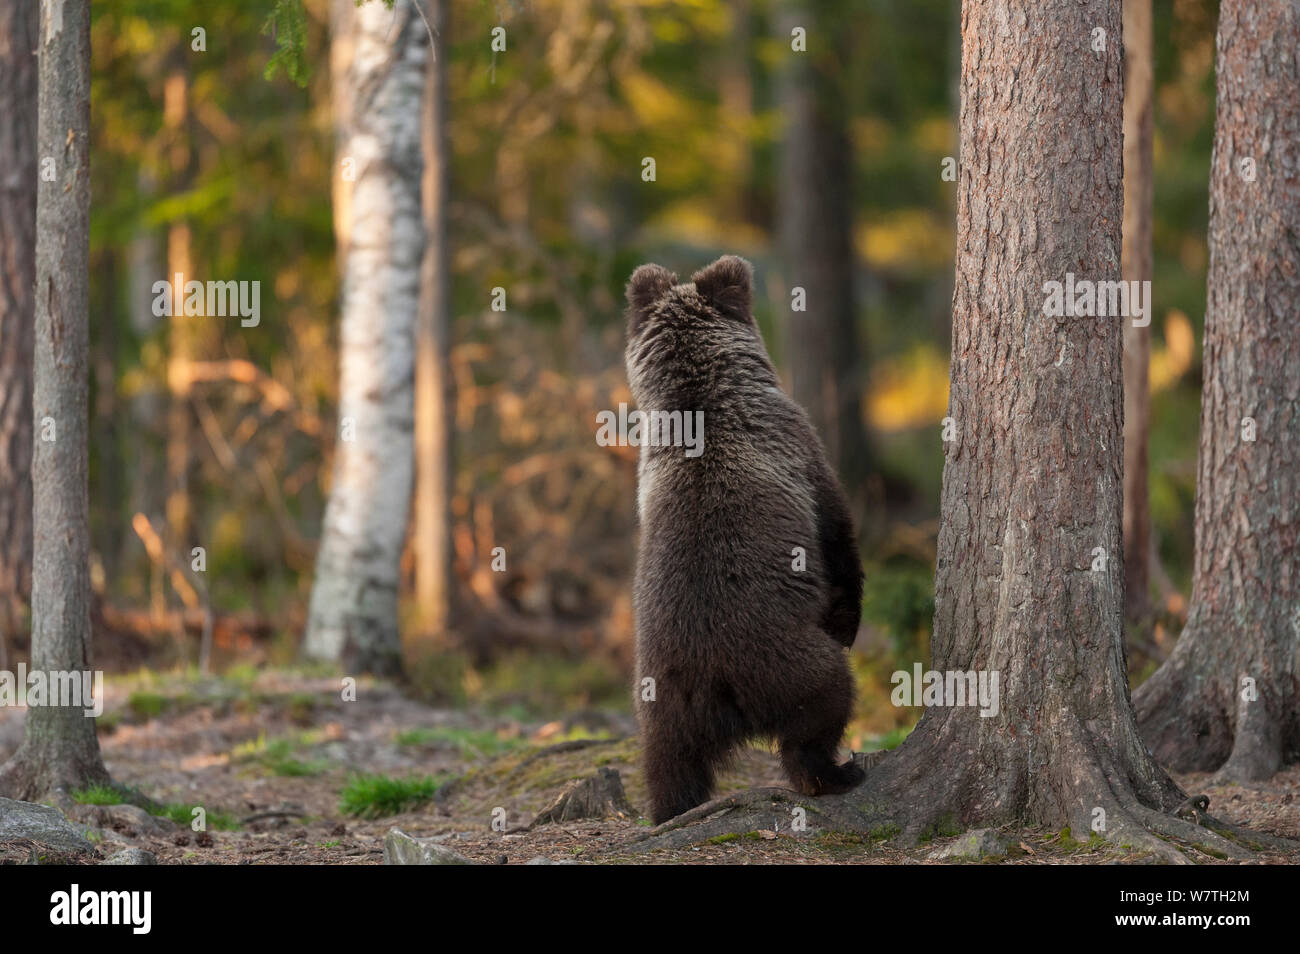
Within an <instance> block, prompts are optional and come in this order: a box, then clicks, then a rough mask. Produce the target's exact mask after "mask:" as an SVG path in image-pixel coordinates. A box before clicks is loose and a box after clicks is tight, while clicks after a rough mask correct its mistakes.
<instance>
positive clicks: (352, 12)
mask: <svg viewBox="0 0 1300 954" xmlns="http://www.w3.org/2000/svg"><path fill="white" fill-rule="evenodd" d="M331 22H332V29H333V32H334V41H335V42H339V43H345V44H347V45H348V46H349V48H350V56H347V57H339V58H338V60H336V61H335V62H336V65H338V66H339V67H340V69H339V70H338V71H337V72H336V73H335V77H334V83H335V88H336V90H338V95H337V96H336V98H335V103H336V105H341V106H342V108H341V109H340V110H339V112H338V117H337V122H338V125H339V141H340V147H339V156H338V158H339V160H340V169H341V171H342V172H343V173H344V174H346V173H347V172H348V171H349V170H354V171H355V176H356V178H355V181H353V182H350V183H349V184H350V185H351V186H352V189H351V198H350V207H351V216H350V218H351V224H350V230H349V236H348V241H347V244H346V251H341V256H342V262H343V302H342V322H341V334H340V338H341V340H340V342H339V361H340V365H341V374H340V385H339V419H340V428H339V438H340V439H339V442H338V444H337V447H336V450H335V463H334V482H333V486H332V487H331V489H330V498H329V503H328V504H327V506H326V510H325V523H324V529H323V531H322V535H321V543H320V550H319V553H318V555H317V559H316V581H315V586H314V587H313V589H312V596H311V607H310V612H309V618H308V622H307V634H306V638H305V640H304V644H303V652H304V653H305V654H306V655H307V656H309V657H311V658H316V659H327V660H336V661H339V662H342V663H343V664H344V665H345V666H347V667H349V668H351V669H360V670H369V671H374V672H395V671H397V670H399V669H400V666H401V639H400V636H399V631H398V620H397V595H398V580H399V571H400V563H401V555H402V547H403V543H404V541H405V537H406V529H407V519H408V516H409V514H410V507H411V491H412V485H413V483H414V474H413V470H414V447H413V444H414V441H413V437H412V435H413V432H414V415H415V397H414V390H415V360H414V356H415V340H416V339H415V331H416V322H417V315H418V312H419V291H420V287H419V286H420V265H421V259H422V258H423V255H424V222H423V220H422V216H421V203H420V185H421V183H420V180H421V175H422V162H421V155H420V148H421V147H420V120H421V110H420V94H421V93H422V91H423V90H424V83H425V67H426V64H427V60H428V57H429V55H430V50H429V38H428V34H427V33H426V31H425V28H424V24H423V23H422V22H421V20H420V16H419V14H418V13H417V12H416V10H415V9H414V8H413V7H412V6H411V4H410V3H409V2H407V0H399V2H398V3H397V5H396V8H395V10H394V11H390V10H387V9H385V8H384V6H383V4H379V3H370V4H366V5H364V6H361V7H355V6H354V5H353V3H352V0H334V3H333V6H332V7H331ZM343 66H346V69H343V68H342V67H343ZM340 86H341V87H343V88H342V89H339V87H340Z"/></svg>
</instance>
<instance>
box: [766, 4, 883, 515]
mask: <svg viewBox="0 0 1300 954" xmlns="http://www.w3.org/2000/svg"><path fill="white" fill-rule="evenodd" d="M815 9H816V13H820V14H823V19H822V20H821V21H819V20H818V17H817V15H816V13H814V7H813V6H812V5H807V6H798V5H796V6H794V7H792V8H790V9H788V10H787V11H786V12H785V13H784V15H783V16H782V17H781V18H780V28H779V30H778V42H779V43H780V44H781V45H782V53H781V55H782V56H783V57H785V58H786V65H785V68H784V69H783V70H782V72H781V76H780V80H779V82H780V90H779V95H780V103H781V114H782V117H783V119H784V123H785V125H784V129H783V131H782V139H781V153H780V189H779V205H778V216H779V221H778V233H779V243H780V250H781V272H782V275H783V278H784V280H785V289H784V292H785V295H786V298H785V299H784V300H783V301H781V302H779V303H778V314H784V315H786V316H787V317H786V323H785V337H784V346H785V364H786V366H787V367H788V368H789V369H790V375H791V386H792V394H793V396H794V398H795V400H796V401H798V402H799V403H800V404H801V405H803V407H804V409H805V410H806V411H807V412H808V415H809V417H810V418H811V419H812V422H813V426H814V427H815V428H816V429H817V433H818V435H819V436H820V437H821V439H822V442H823V443H824V444H825V445H826V451H827V455H828V457H829V459H830V461H831V465H832V466H833V467H834V468H835V469H836V471H837V472H838V474H839V477H840V480H841V482H842V483H843V484H844V486H845V487H846V488H848V490H849V494H850V497H851V498H852V504H853V509H854V511H855V514H854V515H855V517H856V518H857V524H858V526H859V527H861V526H862V518H863V516H864V511H865V499H864V498H865V488H866V483H867V478H868V475H869V473H870V468H871V455H870V451H869V447H868V439H867V431H866V425H865V423H864V420H863V400H862V399H863V375H862V369H863V368H865V367H866V364H867V357H866V350H865V348H863V347H862V343H861V341H860V339H859V335H858V330H857V309H856V306H855V301H854V294H853V280H854V274H853V273H854V254H853V213H852V210H853V202H852V194H853V167H852V161H851V158H852V151H851V148H850V145H849V141H848V127H847V115H846V109H845V106H844V98H845V93H844V90H843V89H842V88H841V87H840V86H839V85H838V83H837V80H838V78H839V77H841V76H842V75H843V73H844V70H845V69H846V67H847V63H846V62H845V61H846V59H847V58H846V57H845V56H844V50H843V44H844V37H845V34H844V33H843V32H842V31H841V30H840V27H839V25H838V24H836V23H833V22H830V20H829V19H827V18H826V17H825V16H824V15H825V13H826V11H827V10H828V7H827V5H825V4H819V5H817V6H816V8H815ZM796 26H800V27H803V28H804V29H805V30H806V31H807V36H808V49H807V51H806V52H798V51H795V50H792V49H791V48H790V31H791V29H792V28H794V27H796ZM796 287H800V288H803V289H804V291H805V293H806V307H807V310H806V311H791V310H790V309H791V300H790V297H789V296H790V294H791V291H792V289H794V288H796Z"/></svg>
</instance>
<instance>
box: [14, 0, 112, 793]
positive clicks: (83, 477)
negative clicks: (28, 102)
mask: <svg viewBox="0 0 1300 954" xmlns="http://www.w3.org/2000/svg"><path fill="white" fill-rule="evenodd" d="M39 50H40V107H39V114H40V116H39V131H38V134H37V154H38V155H40V156H42V157H53V158H54V167H55V173H56V174H55V177H54V180H53V181H52V182H45V181H40V182H39V184H38V192H37V205H36V348H35V393H34V398H33V406H34V411H35V415H34V416H35V420H36V422H37V424H36V426H37V428H38V434H37V437H36V441H35V449H34V454H33V463H32V484H33V488H34V492H35V510H34V520H33V524H34V545H33V552H32V663H31V665H32V669H33V670H41V671H44V672H47V673H50V672H56V671H57V672H67V671H83V672H84V671H88V670H90V669H91V658H90V522H89V510H90V503H89V495H88V487H87V444H86V441H87V433H88V408H87V389H88V385H89V378H88V374H89V369H88V362H89V327H90V326H89V311H88V309H89V302H88V287H89V272H88V267H87V262H88V256H89V251H90V0H65V2H64V3H63V4H62V5H61V6H60V7H58V8H55V9H53V10H52V5H50V4H46V5H43V6H42V7H41V33H40V38H39ZM50 427H53V431H52V432H51V431H50V430H49V428H50ZM51 438H52V439H51ZM25 729H26V735H25V739H24V742H23V745H22V747H21V748H19V750H18V752H17V753H15V755H14V757H13V758H12V759H10V761H9V762H7V763H6V764H5V766H4V767H3V768H0V792H5V793H7V794H10V795H12V796H13V797H16V798H26V799H35V798H39V797H41V796H43V795H45V794H47V793H48V792H50V791H52V790H54V789H57V788H64V789H67V790H71V789H73V788H78V787H83V786H86V785H89V784H107V783H108V781H109V778H108V772H107V770H105V768H104V763H103V761H102V760H101V758H100V754H99V741H98V739H97V738H96V735H95V720H94V719H91V718H87V717H86V716H85V714H84V712H83V707H82V706H70V707H69V706H64V707H55V706H33V707H32V708H30V709H28V711H27V720H26V726H25Z"/></svg>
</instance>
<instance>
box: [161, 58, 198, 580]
mask: <svg viewBox="0 0 1300 954" xmlns="http://www.w3.org/2000/svg"><path fill="white" fill-rule="evenodd" d="M172 59H173V66H172V68H171V70H170V71H169V72H168V74H167V78H166V80H165V82H164V85H163V90H164V93H163V103H164V106H163V126H164V129H165V130H166V135H167V138H168V149H167V153H168V157H169V158H168V162H169V164H170V166H171V174H172V185H171V187H172V192H173V193H175V194H178V195H179V194H183V193H185V192H187V191H189V190H190V189H191V188H192V187H193V185H194V174H195V153H194V149H193V146H192V143H193V138H194V123H193V121H192V119H191V116H190V77H189V66H188V62H187V60H186V57H185V52H184V49H183V48H181V49H178V50H176V51H173V54H172ZM193 259H194V257H193V254H192V236H191V232H190V224H189V222H188V221H186V220H185V219H177V220H176V221H174V222H172V223H171V224H170V226H169V227H168V229H167V280H168V281H169V282H172V283H173V285H172V317H171V319H170V324H169V327H168V330H167V389H168V393H169V398H170V400H169V403H168V407H167V454H166V461H167V504H166V513H167V535H166V541H167V549H168V550H169V551H170V552H171V553H172V554H175V555H179V554H181V553H188V552H189V550H190V547H191V546H193V542H192V539H191V536H192V532H193V519H194V518H193V511H192V507H191V502H190V470H191V465H192V462H193V450H192V447H193V436H194V408H193V406H192V404H191V391H192V386H193V385H192V381H191V368H192V367H193V365H194V362H195V360H196V359H197V358H198V355H199V350H200V344H199V340H200V338H201V337H202V330H201V329H202V328H203V327H204V324H205V322H204V320H203V318H201V317H198V316H193V315H186V314H185V282H188V281H190V280H192V279H197V278H198V277H199V276H197V275H195V274H194V260H193ZM177 276H180V278H179V279H178V278H177Z"/></svg>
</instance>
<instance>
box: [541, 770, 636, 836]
mask: <svg viewBox="0 0 1300 954" xmlns="http://www.w3.org/2000/svg"><path fill="white" fill-rule="evenodd" d="M633 814H634V813H633V811H632V806H631V805H629V804H628V801H627V795H625V794H624V792H623V779H622V778H621V777H620V776H619V774H618V770H617V769H612V768H609V767H608V766H602V767H601V768H600V770H599V771H598V772H597V773H596V774H595V775H592V776H590V777H589V778H584V779H579V780H578V781H576V782H570V783H569V785H568V786H567V787H566V788H565V789H564V791H562V792H561V793H560V796H559V797H558V798H557V799H556V800H555V801H554V802H553V803H552V804H551V806H550V807H549V808H547V809H544V810H543V811H542V812H541V814H539V815H538V816H537V817H536V818H534V819H533V822H532V824H531V825H529V827H530V828H535V827H537V826H538V825H545V824H546V823H547V822H566V821H577V820H578V819H580V818H631V817H632V815H633Z"/></svg>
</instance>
